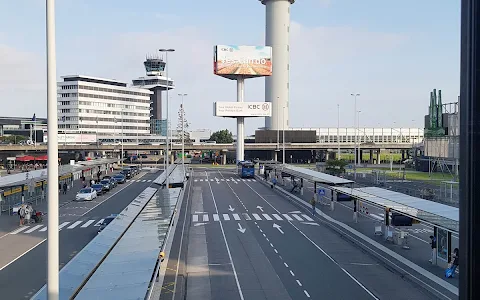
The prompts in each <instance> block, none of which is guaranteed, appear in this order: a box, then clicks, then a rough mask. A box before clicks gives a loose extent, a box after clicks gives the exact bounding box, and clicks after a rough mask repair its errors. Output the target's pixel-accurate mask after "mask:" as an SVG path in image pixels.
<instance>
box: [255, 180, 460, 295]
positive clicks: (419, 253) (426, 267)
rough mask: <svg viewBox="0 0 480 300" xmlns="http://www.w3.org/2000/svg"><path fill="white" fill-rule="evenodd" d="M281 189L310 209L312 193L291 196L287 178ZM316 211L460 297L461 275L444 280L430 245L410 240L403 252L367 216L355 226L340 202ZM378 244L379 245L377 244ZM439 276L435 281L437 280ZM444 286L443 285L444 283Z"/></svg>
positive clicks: (443, 271) (323, 206)
mask: <svg viewBox="0 0 480 300" xmlns="http://www.w3.org/2000/svg"><path fill="white" fill-rule="evenodd" d="M257 179H258V180H259V181H262V182H264V183H265V180H264V178H263V177H262V178H260V177H257ZM278 183H279V184H278V188H280V189H281V190H282V191H280V189H279V192H281V193H283V194H288V195H291V197H293V198H298V199H302V200H303V201H305V203H304V204H305V205H304V206H306V207H310V205H309V204H308V203H309V201H310V199H311V198H312V196H313V193H312V192H311V191H309V190H307V189H305V190H304V195H303V196H302V195H300V193H299V192H298V193H290V190H291V189H292V187H293V186H292V185H291V184H290V180H289V179H287V178H286V179H285V186H283V185H282V184H281V183H282V181H281V180H279V182H278ZM316 208H317V211H320V213H323V214H324V215H325V216H326V218H329V217H330V218H331V219H333V220H335V221H338V222H339V223H342V224H344V226H345V227H349V228H350V229H351V231H354V232H355V231H356V232H357V233H359V234H360V235H363V236H366V237H367V239H370V240H371V241H372V243H370V242H368V241H366V242H368V243H370V244H371V246H374V247H376V248H377V249H378V250H380V251H381V252H383V253H385V254H387V255H389V256H390V257H392V258H394V259H395V257H394V256H391V255H390V254H388V253H387V252H385V251H384V249H381V248H382V247H385V248H386V249H387V250H386V251H389V250H390V251H392V252H394V254H395V255H398V256H401V257H402V258H404V260H405V262H406V263H405V262H402V261H400V262H401V263H403V264H404V265H406V266H407V267H408V268H411V266H409V265H408V263H409V262H410V263H413V264H414V265H416V266H417V268H413V269H412V268H411V269H412V270H414V271H415V272H418V270H415V269H422V270H423V271H422V270H420V271H422V272H418V273H419V274H420V275H423V276H424V277H425V278H426V279H428V280H429V281H431V282H437V284H439V283H438V282H440V285H441V286H443V287H444V288H446V286H449V285H450V289H454V288H457V292H456V294H457V295H458V285H459V278H458V274H456V277H455V278H449V279H446V278H445V270H444V269H443V268H441V267H440V266H437V265H432V264H431V263H430V262H429V261H428V260H429V259H430V255H431V249H430V246H429V244H426V243H423V242H421V241H419V240H416V239H414V238H412V239H409V241H408V244H409V246H410V249H409V250H406V249H403V248H402V247H401V246H399V245H395V244H393V243H392V242H388V241H385V238H384V237H383V236H376V235H375V234H374V226H375V221H373V220H371V219H369V218H367V217H364V216H362V215H359V218H358V223H355V222H354V221H353V213H352V212H351V211H350V210H348V209H346V208H345V207H342V206H341V205H339V204H338V203H337V204H336V205H335V209H334V211H331V209H330V205H328V206H327V205H317V207H316ZM375 244H377V245H378V247H377V245H375ZM427 272H429V273H431V274H430V275H428V274H426V273H427ZM434 277H436V278H434ZM442 283H443V284H442Z"/></svg>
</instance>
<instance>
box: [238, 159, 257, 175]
mask: <svg viewBox="0 0 480 300" xmlns="http://www.w3.org/2000/svg"><path fill="white" fill-rule="evenodd" d="M237 171H238V175H239V176H240V177H241V178H253V177H255V165H254V164H253V163H252V162H251V161H240V162H238V165H237Z"/></svg>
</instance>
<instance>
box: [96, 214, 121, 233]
mask: <svg viewBox="0 0 480 300" xmlns="http://www.w3.org/2000/svg"><path fill="white" fill-rule="evenodd" d="M117 216H118V214H111V215H110V216H108V217H105V219H103V222H102V223H100V227H99V228H98V233H100V232H101V231H102V230H104V229H105V227H107V226H108V224H110V223H111V222H112V221H113V220H115V218H116V217H117Z"/></svg>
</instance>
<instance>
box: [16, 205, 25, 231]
mask: <svg viewBox="0 0 480 300" xmlns="http://www.w3.org/2000/svg"><path fill="white" fill-rule="evenodd" d="M17 213H18V216H19V217H20V226H23V220H24V219H25V205H24V204H22V205H21V206H20V208H19V209H18V212H17Z"/></svg>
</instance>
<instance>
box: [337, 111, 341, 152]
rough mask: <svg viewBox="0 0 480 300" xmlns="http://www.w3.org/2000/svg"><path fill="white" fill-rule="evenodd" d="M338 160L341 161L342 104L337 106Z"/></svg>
mask: <svg viewBox="0 0 480 300" xmlns="http://www.w3.org/2000/svg"><path fill="white" fill-rule="evenodd" d="M337 144H338V149H337V159H338V160H340V158H341V157H340V104H337Z"/></svg>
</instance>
